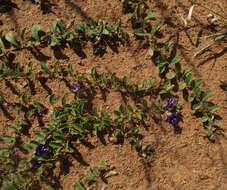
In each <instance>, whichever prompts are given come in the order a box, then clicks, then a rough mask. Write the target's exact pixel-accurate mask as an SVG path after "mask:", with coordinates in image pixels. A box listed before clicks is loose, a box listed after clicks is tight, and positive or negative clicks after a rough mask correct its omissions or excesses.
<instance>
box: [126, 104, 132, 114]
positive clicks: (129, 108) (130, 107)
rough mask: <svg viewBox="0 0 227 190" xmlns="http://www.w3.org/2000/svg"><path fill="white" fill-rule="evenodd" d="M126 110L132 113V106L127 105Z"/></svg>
mask: <svg viewBox="0 0 227 190" xmlns="http://www.w3.org/2000/svg"><path fill="white" fill-rule="evenodd" d="M127 108H128V110H129V111H130V112H133V108H132V106H130V105H129V104H128V105H127Z"/></svg>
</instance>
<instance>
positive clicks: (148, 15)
mask: <svg viewBox="0 0 227 190" xmlns="http://www.w3.org/2000/svg"><path fill="white" fill-rule="evenodd" d="M155 17H156V14H155V13H154V12H151V13H148V14H147V16H146V17H145V18H144V22H146V21H148V20H150V19H153V18H155Z"/></svg>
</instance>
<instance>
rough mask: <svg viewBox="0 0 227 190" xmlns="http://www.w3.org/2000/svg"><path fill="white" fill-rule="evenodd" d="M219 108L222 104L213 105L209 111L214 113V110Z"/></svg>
mask: <svg viewBox="0 0 227 190" xmlns="http://www.w3.org/2000/svg"><path fill="white" fill-rule="evenodd" d="M219 108H220V106H218V105H215V106H213V107H211V108H210V110H209V112H210V113H213V112H215V111H216V110H218V109H219Z"/></svg>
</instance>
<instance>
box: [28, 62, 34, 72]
mask: <svg viewBox="0 0 227 190" xmlns="http://www.w3.org/2000/svg"><path fill="white" fill-rule="evenodd" d="M32 65H33V63H32V62H31V61H30V62H29V63H28V72H29V73H30V74H32Z"/></svg>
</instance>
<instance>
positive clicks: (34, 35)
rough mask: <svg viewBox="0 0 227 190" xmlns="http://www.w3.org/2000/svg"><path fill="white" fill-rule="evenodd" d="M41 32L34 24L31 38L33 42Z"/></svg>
mask: <svg viewBox="0 0 227 190" xmlns="http://www.w3.org/2000/svg"><path fill="white" fill-rule="evenodd" d="M40 31H41V29H40V27H39V25H37V24H35V25H34V26H33V27H32V36H33V38H34V39H35V40H39V32H40Z"/></svg>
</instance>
